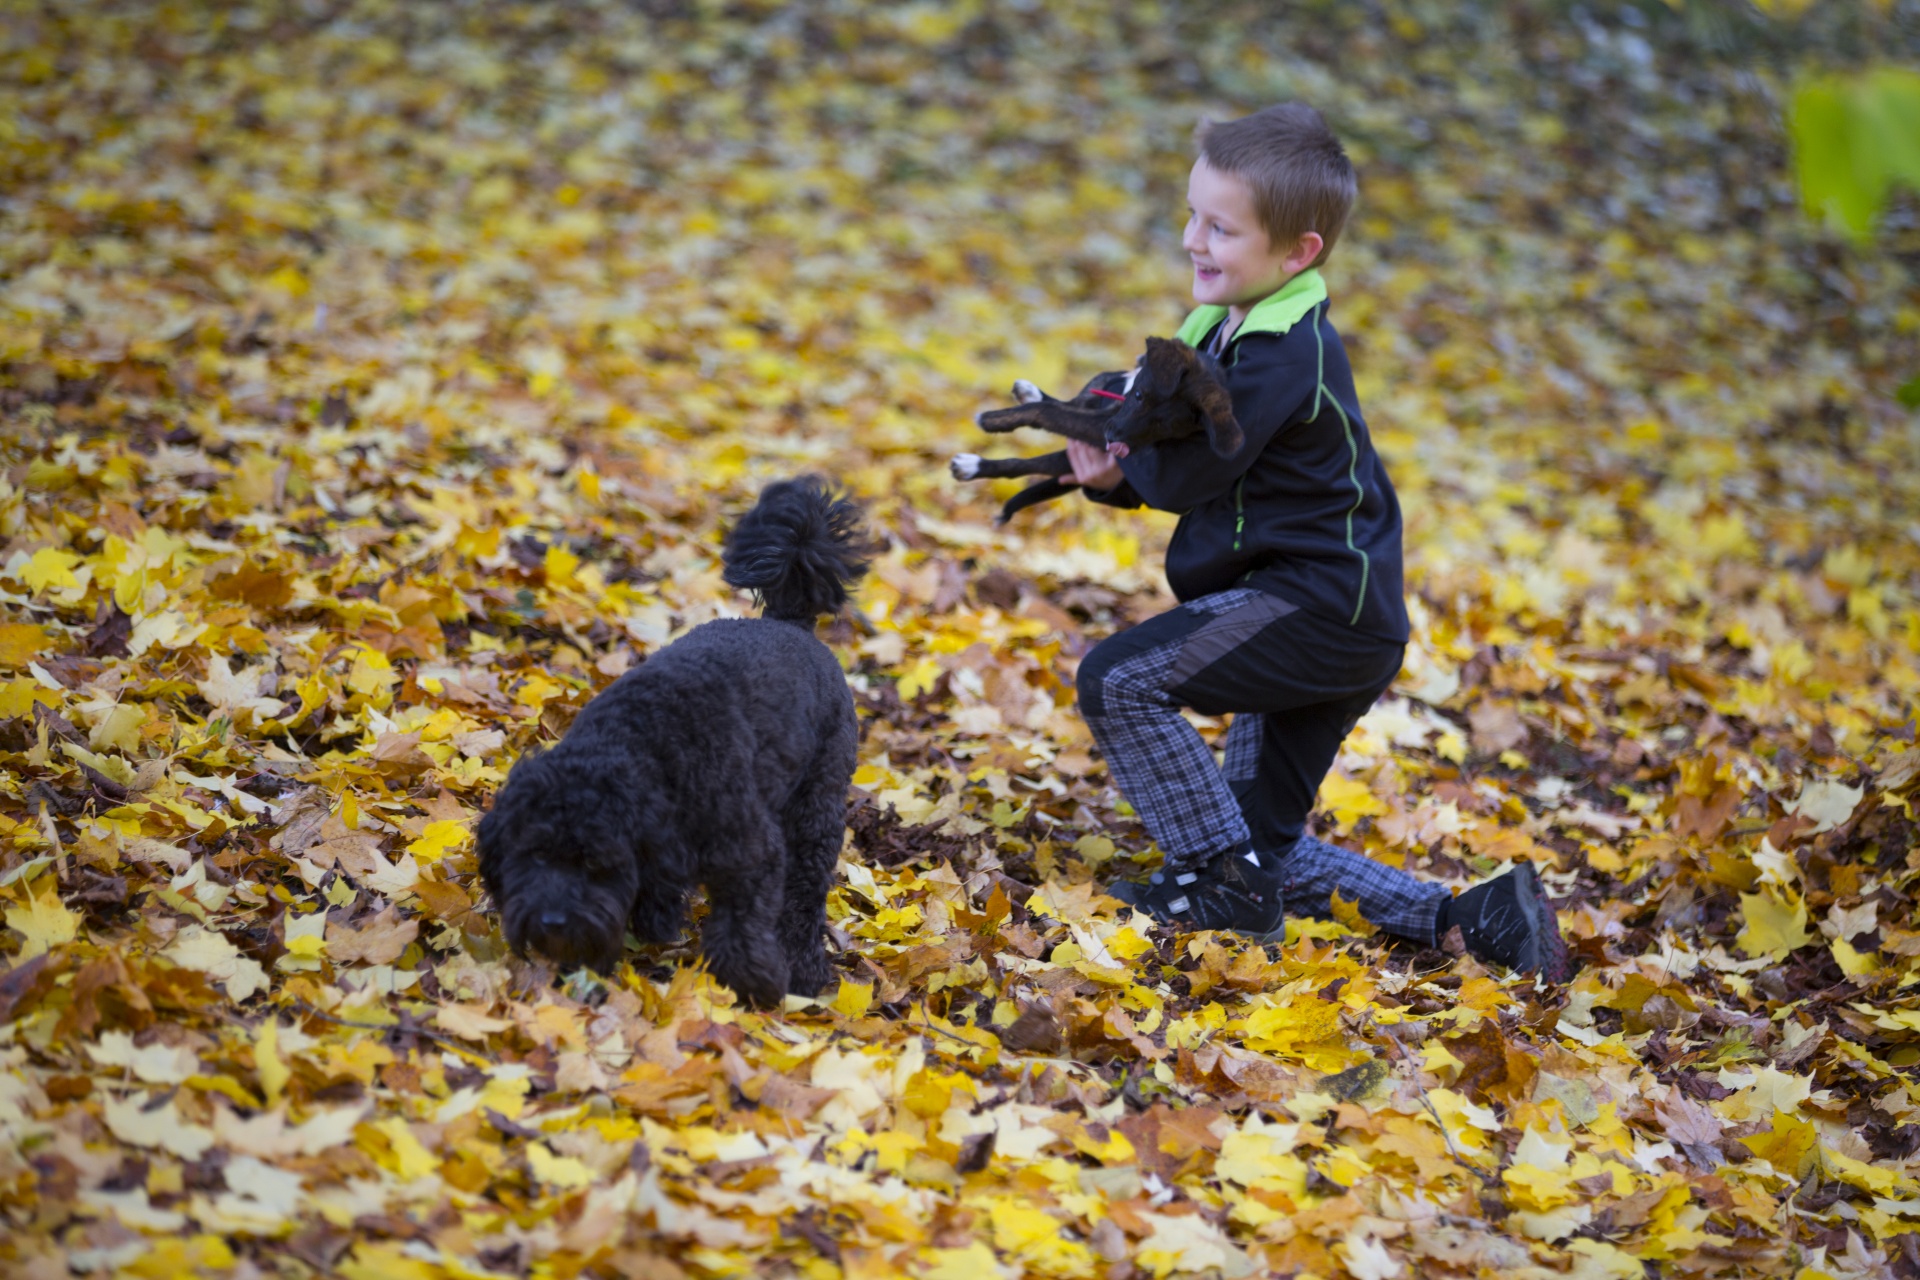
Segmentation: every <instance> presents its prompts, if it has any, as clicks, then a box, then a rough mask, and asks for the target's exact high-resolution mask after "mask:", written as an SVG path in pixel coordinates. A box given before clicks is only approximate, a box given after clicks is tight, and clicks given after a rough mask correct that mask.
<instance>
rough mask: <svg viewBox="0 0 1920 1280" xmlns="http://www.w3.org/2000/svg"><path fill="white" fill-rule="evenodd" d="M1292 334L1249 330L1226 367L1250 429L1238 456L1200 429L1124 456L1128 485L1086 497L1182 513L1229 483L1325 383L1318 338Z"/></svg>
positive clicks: (1239, 413)
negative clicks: (1218, 448)
mask: <svg viewBox="0 0 1920 1280" xmlns="http://www.w3.org/2000/svg"><path fill="white" fill-rule="evenodd" d="M1308 323H1311V319H1309V321H1308ZM1293 333H1294V334H1302V333H1303V331H1302V330H1300V329H1295V330H1294V331H1293ZM1291 336H1293V334H1288V335H1285V336H1281V335H1270V334H1249V335H1248V336H1247V337H1245V338H1243V339H1241V341H1240V347H1239V359H1238V361H1237V362H1236V363H1234V364H1233V365H1231V366H1229V367H1228V368H1227V369H1226V370H1225V371H1224V372H1225V381H1226V386H1227V394H1228V395H1229V396H1231V397H1232V398H1233V416H1234V418H1235V419H1236V420H1238V421H1239V423H1240V429H1241V430H1242V431H1244V432H1245V433H1246V440H1245V441H1244V442H1242V444H1241V446H1240V448H1239V449H1238V450H1236V451H1235V452H1234V453H1233V454H1231V455H1230V456H1228V457H1225V458H1223V457H1221V456H1220V455H1219V454H1217V453H1215V452H1214V451H1213V449H1212V448H1211V447H1210V446H1209V445H1208V444H1207V440H1206V437H1205V436H1201V435H1194V436H1188V437H1187V438H1186V439H1184V440H1163V441H1161V442H1160V443H1159V444H1156V445H1152V446H1151V447H1149V448H1146V449H1139V450H1136V451H1135V452H1133V453H1130V454H1128V455H1127V456H1126V457H1125V458H1122V459H1121V460H1120V470H1121V471H1122V472H1123V473H1124V474H1125V475H1126V477H1127V479H1126V483H1125V484H1122V485H1121V486H1119V488H1117V489H1114V490H1112V491H1111V492H1110V493H1109V494H1107V495H1104V496H1103V495H1100V494H1096V493H1094V492H1093V491H1091V490H1089V491H1088V493H1087V496H1088V497H1089V498H1092V499H1093V500H1094V501H1096V502H1105V503H1108V504H1109V505H1112V506H1139V505H1142V504H1144V505H1146V506H1149V507H1155V508H1157V509H1159V510H1161V511H1175V512H1185V511H1191V510H1192V509H1193V508H1195V507H1197V506H1199V505H1200V504H1201V503H1203V502H1207V501H1209V500H1211V499H1214V498H1218V497H1220V496H1221V495H1223V494H1225V493H1226V492H1227V491H1228V490H1230V489H1232V488H1233V484H1234V481H1236V480H1238V479H1239V478H1240V477H1241V476H1243V475H1245V474H1246V471H1247V468H1249V467H1251V466H1252V465H1253V460H1254V459H1255V458H1257V457H1259V456H1260V451H1261V450H1262V449H1265V448H1266V447H1267V445H1268V444H1269V443H1270V442H1271V441H1272V440H1273V438H1274V437H1275V436H1276V435H1278V434H1280V432H1281V431H1282V430H1284V429H1285V428H1286V427H1287V426H1288V425H1289V424H1291V423H1293V422H1296V421H1298V420H1299V419H1300V418H1301V416H1302V411H1303V410H1305V409H1306V408H1307V407H1308V406H1309V405H1310V404H1311V402H1312V400H1313V399H1314V396H1315V393H1317V392H1318V391H1319V389H1320V380H1319V370H1318V368H1317V367H1316V365H1315V361H1314V356H1315V354H1316V351H1317V344H1316V343H1314V342H1312V341H1308V342H1305V343H1301V342H1297V341H1296V342H1291V343H1289V342H1287V341H1286V338H1287V337H1291ZM1303 336H1304V335H1303ZM1126 498H1131V499H1132V501H1126V500H1125V499H1126Z"/></svg>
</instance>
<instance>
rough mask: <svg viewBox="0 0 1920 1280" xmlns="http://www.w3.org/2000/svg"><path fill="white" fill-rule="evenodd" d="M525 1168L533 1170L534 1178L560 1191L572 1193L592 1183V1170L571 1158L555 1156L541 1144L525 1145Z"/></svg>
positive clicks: (530, 1143)
mask: <svg viewBox="0 0 1920 1280" xmlns="http://www.w3.org/2000/svg"><path fill="white" fill-rule="evenodd" d="M527 1167H528V1168H530V1169H532V1170H533V1176H534V1177H536V1178H538V1179H540V1181H542V1182H544V1183H546V1184H547V1185H548V1186H550V1187H558V1188H560V1189H561V1190H562V1191H573V1190H575V1189H577V1188H580V1187H585V1186H589V1185H591V1184H592V1182H593V1170H591V1169H589V1168H587V1166H585V1165H584V1164H581V1163H580V1162H579V1161H578V1160H575V1159H574V1158H573V1157H572V1156H557V1155H555V1154H554V1153H553V1152H552V1151H549V1150H548V1149H547V1146H546V1144H545V1143H542V1142H529V1143H528V1144H527Z"/></svg>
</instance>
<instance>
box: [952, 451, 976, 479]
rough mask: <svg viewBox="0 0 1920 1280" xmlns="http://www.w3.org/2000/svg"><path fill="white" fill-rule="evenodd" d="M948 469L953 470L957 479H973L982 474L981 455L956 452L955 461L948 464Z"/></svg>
mask: <svg viewBox="0 0 1920 1280" xmlns="http://www.w3.org/2000/svg"><path fill="white" fill-rule="evenodd" d="M947 470H949V471H951V472H953V478H954V479H955V480H971V479H973V478H974V477H975V476H977V475H979V474H980V455H979V454H977V453H956V454H954V455H953V461H951V462H949V463H948V464H947Z"/></svg>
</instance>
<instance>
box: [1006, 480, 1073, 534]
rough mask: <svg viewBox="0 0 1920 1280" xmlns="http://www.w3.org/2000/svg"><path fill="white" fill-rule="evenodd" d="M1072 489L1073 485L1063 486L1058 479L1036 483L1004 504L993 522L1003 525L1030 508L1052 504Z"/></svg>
mask: <svg viewBox="0 0 1920 1280" xmlns="http://www.w3.org/2000/svg"><path fill="white" fill-rule="evenodd" d="M1072 488H1073V486H1072V485H1069V484H1063V483H1062V482H1061V481H1060V480H1058V479H1047V480H1038V481H1035V482H1034V483H1033V484H1030V485H1028V486H1027V487H1026V488H1024V489H1022V490H1021V491H1020V492H1018V493H1016V494H1014V495H1013V496H1012V497H1011V498H1008V499H1007V500H1006V501H1005V502H1004V503H1002V504H1001V506H1000V514H999V515H997V516H995V517H994V518H993V522H994V524H996V525H1003V524H1005V523H1006V522H1007V521H1009V520H1011V519H1013V518H1014V516H1016V515H1018V514H1019V513H1020V512H1022V511H1025V510H1026V509H1027V508H1028V507H1033V506H1038V505H1039V504H1040V503H1042V502H1051V501H1052V500H1053V499H1055V498H1057V497H1059V496H1060V495H1061V494H1063V493H1067V492H1069V491H1070V490H1071V489H1072Z"/></svg>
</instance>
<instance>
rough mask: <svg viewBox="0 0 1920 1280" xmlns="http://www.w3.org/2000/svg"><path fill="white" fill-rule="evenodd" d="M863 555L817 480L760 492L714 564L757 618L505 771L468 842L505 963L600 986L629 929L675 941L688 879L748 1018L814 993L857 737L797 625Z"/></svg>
mask: <svg viewBox="0 0 1920 1280" xmlns="http://www.w3.org/2000/svg"><path fill="white" fill-rule="evenodd" d="M866 551H867V544H866V541H865V535H864V533H863V532H862V519H861V512H860V508H859V507H858V506H856V505H855V504H854V503H853V502H852V501H851V500H849V499H847V498H845V497H841V496H839V495H837V494H835V493H834V492H832V491H831V490H830V489H829V488H828V486H827V484H826V482H825V481H824V480H822V479H820V478H819V477H817V476H805V477H802V478H800V479H797V480H789V481H782V482H780V483H777V484H771V485H768V486H767V488H766V489H765V491H764V492H762V493H761V495H760V500H759V502H758V504H757V505H755V507H754V508H753V510H751V511H750V512H748V513H747V514H746V516H745V517H744V518H742V519H741V521H740V523H739V524H737V525H736V526H734V529H733V532H732V534H731V535H730V536H729V537H728V538H727V541H726V546H725V548H724V550H723V551H722V554H721V559H722V561H723V563H724V565H725V574H724V576H725V578H726V580H727V582H728V583H730V584H731V585H733V586H735V587H741V588H745V589H748V590H750V591H752V592H753V593H754V594H755V596H757V597H758V599H759V600H760V602H761V605H762V609H761V612H762V614H763V616H762V617H759V618H722V619H719V620H717V621H714V622H709V623H706V624H705V625H703V626H699V627H695V628H694V629H693V630H692V631H689V632H688V633H687V634H686V635H684V636H682V637H681V638H680V639H679V640H676V641H675V642H674V643H672V644H670V645H668V646H667V647H666V648H665V649H662V650H661V651H660V652H658V653H656V654H654V655H652V656H651V657H649V658H648V659H647V660H646V662H644V663H643V664H642V665H640V666H639V667H636V668H635V669H633V670H632V671H629V672H627V673H626V674H625V675H623V676H621V677H620V678H619V679H618V680H616V681H614V682H613V684H611V685H609V686H608V687H607V688H606V689H605V690H604V691H603V692H602V693H601V694H600V695H599V696H598V697H596V698H594V699H593V701H592V702H590V703H589V704H588V705H587V707H586V709H585V710H583V711H582V712H581V713H580V715H579V718H578V719H576V720H575V721H574V722H573V725H572V727H571V728H570V729H568V731H567V734H566V736H565V737H564V738H563V739H562V740H561V741H560V742H559V743H558V744H557V745H556V746H554V747H553V749H552V750H550V751H547V752H545V753H543V754H541V755H537V756H527V757H523V758H522V759H521V760H520V761H519V763H518V764H517V765H515V767H514V769H513V773H512V776H511V777H510V778H509V779H508V780H507V784H506V786H505V787H504V788H502V790H501V792H500V794H499V796H498V798H497V799H495V801H494V804H493V808H492V809H491V810H490V811H489V812H488V813H487V814H486V816H485V817H483V818H482V819H481V820H480V826H479V845H480V874H481V875H482V877H484V879H485V881H486V885H487V888H488V889H489V890H490V891H491V892H492V894H493V898H494V901H495V902H496V903H498V904H499V908H500V915H501V921H502V925H503V928H504V931H505V933H506V937H507V941H508V942H509V943H510V944H512V946H513V948H514V949H515V950H516V951H519V952H521V953H523V954H524V953H525V952H526V951H527V950H528V949H530V948H532V949H537V950H539V951H541V952H543V953H545V954H546V955H547V956H548V957H550V958H551V959H553V960H555V961H557V962H558V963H559V964H561V965H562V966H564V967H566V968H573V967H575V966H578V965H588V966H591V967H592V968H594V969H597V970H599V971H600V972H602V973H606V972H610V971H611V970H612V969H613V967H614V966H615V965H616V964H617V963H618V962H619V960H620V955H621V950H622V944H623V937H622V935H623V933H624V931H625V930H626V929H628V928H631V929H632V930H633V933H634V935H635V936H636V937H638V938H640V939H641V940H642V941H644V942H650V943H659V942H670V941H672V940H674V939H675V938H677V937H679V936H680V932H681V928H682V923H683V919H684V914H685V905H686V898H687V893H688V891H689V890H690V889H692V887H693V886H694V885H695V884H704V885H705V886H706V890H707V901H708V905H709V907H710V914H709V915H708V916H707V920H706V925H705V928H704V931H703V935H702V950H703V952H704V953H705V955H706V958H707V961H708V963H709V964H710V965H711V966H712V969H713V973H714V975H715V976H716V977H718V978H719V979H720V980H721V981H722V982H724V983H726V984H727V985H728V986H730V987H732V988H733V989H734V990H735V991H737V992H739V993H740V994H741V995H742V996H744V997H745V998H746V999H748V1000H750V1001H752V1002H754V1003H755V1004H759V1005H762V1006H765V1005H771V1004H775V1003H777V1002H778V1001H779V1000H780V999H781V998H782V997H783V996H785V995H786V994H787V993H788V992H792V993H794V994H797V995H813V994H815V993H816V992H818V991H819V990H820V988H821V987H822V986H823V985H824V984H825V983H826V981H827V978H828V976H829V974H830V969H829V965H828V962H827V953H826V949H825V944H824V942H823V940H822V936H821V935H822V931H823V930H824V928H825V926H826V898H827V888H828V886H829V884H830V883H831V882H832V879H833V870H834V866H835V865H836V863H837V862H838V860H839V856H840V846H841V841H842V839H843V837H844V823H845V818H846V805H847V786H848V783H849V782H850V781H851V779H852V777H853V768H854V754H855V749H856V747H857V746H858V743H859V728H858V725H857V723H856V721H855V719H854V710H853V696H852V694H851V693H849V692H848V690H847V682H846V678H845V677H844V676H843V675H842V673H841V670H840V665H839V663H837V662H835V661H834V657H833V654H832V653H831V652H830V651H829V650H828V649H827V646H826V645H824V644H822V643H821V642H820V641H819V640H818V639H817V638H815V636H814V634H813V620H814V619H815V618H816V617H818V616H819V615H821V614H823V613H832V612H835V611H837V610H838V609H839V608H840V607H841V606H842V605H843V604H845V603H846V599H847V588H848V586H849V585H850V584H852V583H853V582H854V581H855V580H857V579H858V578H859V577H860V575H861V574H862V573H864V572H865V571H866V558H865V553H866Z"/></svg>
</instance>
